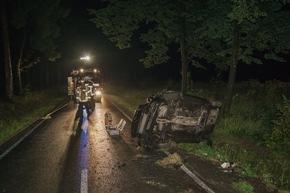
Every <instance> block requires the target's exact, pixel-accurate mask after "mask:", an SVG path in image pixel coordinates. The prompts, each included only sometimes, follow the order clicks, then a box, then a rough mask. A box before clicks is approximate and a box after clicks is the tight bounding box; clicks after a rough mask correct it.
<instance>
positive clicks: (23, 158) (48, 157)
mask: <svg viewBox="0 0 290 193" xmlns="http://www.w3.org/2000/svg"><path fill="white" fill-rule="evenodd" d="M76 108H77V106H76V105H75V104H74V103H73V102H69V104H68V105H66V106H65V107H64V108H62V109H61V110H59V111H57V112H56V113H54V114H52V115H51V118H50V119H47V120H45V121H44V122H43V123H42V124H41V125H40V126H39V127H38V128H37V129H36V130H35V131H33V132H32V133H31V134H30V135H29V136H28V137H26V138H25V139H24V140H23V141H22V142H21V143H20V144H19V145H17V146H16V147H15V148H14V149H13V150H12V151H10V152H9V153H8V154H7V155H6V156H5V157H3V158H2V159H1V160H0V192H5V193H18V192H23V193H24V192H27V193H34V192H35V193H39V192H42V193H46V192H47V193H54V192H59V193H73V192H76V193H77V192H80V193H87V192H90V193H91V192H100V193H102V192H104V193H106V192H113V193H115V192H116V193H118V192H132V193H133V192H187V193H189V192H199V193H203V192H206V191H205V190H203V189H202V188H201V187H200V186H199V185H197V184H196V183H194V182H193V180H192V179H191V178H190V177H189V176H187V175H186V174H185V173H184V172H183V171H182V170H180V169H179V168H178V167H169V168H164V167H160V166H158V165H157V164H156V161H158V160H162V159H164V158H165V157H166V155H165V154H164V153H163V152H162V151H148V150H144V149H140V148H138V147H137V142H136V139H133V138H131V137H130V126H131V122H130V120H129V119H128V118H127V117H126V116H124V115H123V114H122V113H121V112H120V111H119V110H118V109H116V108H115V107H114V105H112V104H111V103H110V102H109V101H108V100H106V98H105V97H104V98H103V100H102V103H97V104H96V108H95V111H94V113H93V114H92V115H91V116H90V117H89V118H88V117H87V116H86V113H84V115H83V116H82V117H77V116H76ZM107 111H109V112H111V113H112V116H113V125H115V124H117V123H118V122H119V121H120V120H121V119H124V120H126V122H127V124H126V125H125V127H124V129H123V131H122V132H121V134H120V135H117V136H110V135H109V134H108V132H107V131H106V129H105V125H104V115H105V113H106V112H107Z"/></svg>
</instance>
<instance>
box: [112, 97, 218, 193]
mask: <svg viewBox="0 0 290 193" xmlns="http://www.w3.org/2000/svg"><path fill="white" fill-rule="evenodd" d="M106 99H108V98H107V97H106ZM108 101H110V102H111V103H112V104H113V105H114V106H115V107H116V108H117V109H118V110H119V111H120V112H121V113H122V114H123V115H125V117H127V118H128V120H129V121H131V122H132V119H131V118H130V117H129V115H127V114H126V113H125V112H124V111H122V110H121V109H120V108H119V107H118V106H117V105H116V104H115V103H113V102H112V101H111V100H109V99H108ZM163 152H164V153H165V154H166V155H167V156H170V155H171V154H170V153H169V152H167V151H165V150H163ZM180 168H181V169H182V170H183V171H184V172H185V173H186V174H187V175H188V176H189V177H191V178H192V179H193V180H194V181H195V182H196V183H197V184H198V185H199V186H200V187H202V188H203V189H204V190H205V191H206V192H208V193H215V192H214V191H213V190H212V189H210V188H209V187H208V186H207V185H206V184H205V183H204V182H203V181H202V180H201V179H199V178H198V177H197V176H196V175H195V174H194V173H192V171H190V170H189V169H188V168H187V167H186V166H185V165H184V164H182V165H181V167H180Z"/></svg>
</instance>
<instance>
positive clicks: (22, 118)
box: [0, 90, 66, 144]
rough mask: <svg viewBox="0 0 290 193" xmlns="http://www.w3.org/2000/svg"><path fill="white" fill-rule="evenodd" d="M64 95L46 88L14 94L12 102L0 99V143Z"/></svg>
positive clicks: (35, 118)
mask: <svg viewBox="0 0 290 193" xmlns="http://www.w3.org/2000/svg"><path fill="white" fill-rule="evenodd" d="M65 97H66V96H60V95H57V94H56V93H55V92H54V91H53V90H46V91H41V92H31V93H28V94H27V95H25V96H15V97H14V99H13V102H12V103H11V102H5V101H0V109H1V112H0V144H2V143H4V142H5V141H6V140H7V139H9V138H10V137H12V136H14V135H15V134H16V133H18V132H19V131H20V130H21V129H23V128H25V127H27V126H28V125H30V124H31V123H32V122H34V121H35V120H37V119H38V118H40V117H41V116H44V115H45V114H46V113H48V112H49V111H50V110H52V109H53V108H54V107H55V105H56V104H58V103H59V102H61V101H62V100H64V99H65Z"/></svg>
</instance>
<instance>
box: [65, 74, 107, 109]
mask: <svg viewBox="0 0 290 193" xmlns="http://www.w3.org/2000/svg"><path fill="white" fill-rule="evenodd" d="M102 91H103V78H102V75H101V73H100V71H99V70H98V69H95V68H93V69H91V68H80V69H77V70H72V72H71V73H70V76H69V77H68V95H69V96H70V98H71V100H73V101H74V102H75V103H77V104H79V106H82V107H83V106H85V107H86V109H87V107H89V108H90V109H91V111H94V109H95V103H96V102H101V101H102ZM79 109H80V108H79Z"/></svg>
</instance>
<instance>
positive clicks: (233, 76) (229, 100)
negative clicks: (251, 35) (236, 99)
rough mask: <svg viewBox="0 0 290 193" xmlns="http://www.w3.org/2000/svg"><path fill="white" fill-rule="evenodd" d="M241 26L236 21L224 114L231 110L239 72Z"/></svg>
mask: <svg viewBox="0 0 290 193" xmlns="http://www.w3.org/2000/svg"><path fill="white" fill-rule="evenodd" d="M239 31H240V30H239V26H238V24H237V23H234V30H233V47H232V61H231V63H230V74H229V79H228V85H227V93H226V96H225V104H224V109H223V114H224V115H228V114H229V113H230V110H231V105H232V99H233V90H234V84H235V81H236V73H237V66H238V57H239V37H240V32H239Z"/></svg>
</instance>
